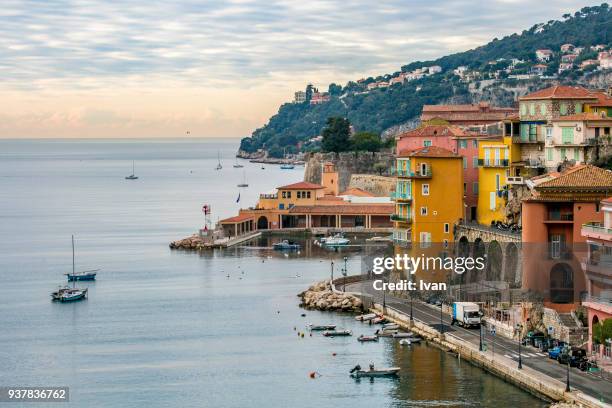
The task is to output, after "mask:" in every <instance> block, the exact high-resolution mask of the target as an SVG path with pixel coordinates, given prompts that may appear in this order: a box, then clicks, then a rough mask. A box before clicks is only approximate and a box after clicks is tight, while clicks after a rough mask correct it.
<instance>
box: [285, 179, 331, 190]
mask: <svg viewBox="0 0 612 408" xmlns="http://www.w3.org/2000/svg"><path fill="white" fill-rule="evenodd" d="M277 188H278V189H279V190H318V189H321V188H325V187H323V186H322V185H320V184H314V183H309V182H307V181H300V182H299V183H293V184H287V185H286V186H282V187H277Z"/></svg>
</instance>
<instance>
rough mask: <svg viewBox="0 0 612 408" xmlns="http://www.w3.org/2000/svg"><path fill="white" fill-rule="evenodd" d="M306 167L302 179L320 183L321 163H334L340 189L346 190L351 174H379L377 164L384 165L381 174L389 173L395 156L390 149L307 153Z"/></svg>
mask: <svg viewBox="0 0 612 408" xmlns="http://www.w3.org/2000/svg"><path fill="white" fill-rule="evenodd" d="M305 162H306V168H305V170H304V181H307V182H310V183H316V184H321V171H322V165H323V163H326V162H331V163H334V165H335V166H336V171H338V184H339V186H340V191H344V190H346V189H347V188H348V187H349V185H350V183H351V176H352V175H353V174H360V175H363V174H372V175H379V171H378V169H377V168H376V167H375V166H376V165H377V164H380V166H381V167H382V166H384V171H382V175H389V171H390V169H391V168H392V167H393V164H394V163H395V156H394V154H393V152H392V151H391V150H387V151H381V152H343V153H308V154H306V156H305Z"/></svg>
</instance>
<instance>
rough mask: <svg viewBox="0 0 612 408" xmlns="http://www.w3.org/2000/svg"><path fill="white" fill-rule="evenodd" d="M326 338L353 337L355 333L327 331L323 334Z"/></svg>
mask: <svg viewBox="0 0 612 408" xmlns="http://www.w3.org/2000/svg"><path fill="white" fill-rule="evenodd" d="M323 335H324V336H325V337H340V336H352V335H353V332H352V331H350V330H327V331H324V332H323Z"/></svg>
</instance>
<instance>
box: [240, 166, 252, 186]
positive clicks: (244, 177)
mask: <svg viewBox="0 0 612 408" xmlns="http://www.w3.org/2000/svg"><path fill="white" fill-rule="evenodd" d="M248 186H249V184H248V183H247V182H246V172H245V171H244V170H242V183H240V184H238V187H248Z"/></svg>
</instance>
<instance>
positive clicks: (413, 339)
mask: <svg viewBox="0 0 612 408" xmlns="http://www.w3.org/2000/svg"><path fill="white" fill-rule="evenodd" d="M420 342H421V338H420V337H411V338H409V339H401V340H400V341H399V344H400V345H402V346H409V345H411V344H415V343H420Z"/></svg>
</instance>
